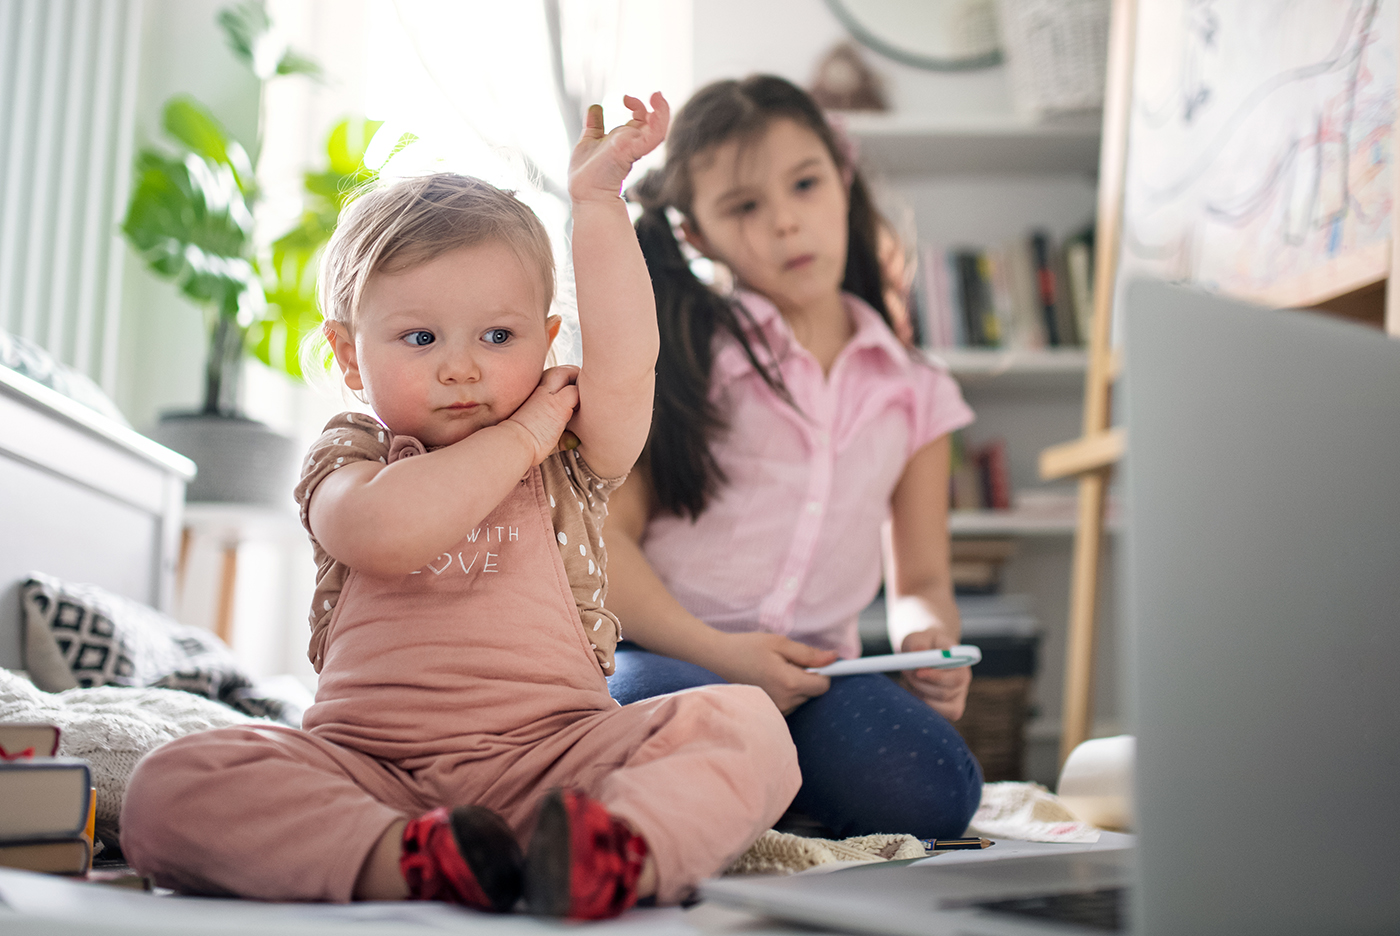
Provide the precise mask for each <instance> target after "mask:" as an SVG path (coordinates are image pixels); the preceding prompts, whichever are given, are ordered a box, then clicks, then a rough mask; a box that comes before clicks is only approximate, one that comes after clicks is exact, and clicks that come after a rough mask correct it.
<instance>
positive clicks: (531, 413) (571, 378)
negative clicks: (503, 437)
mask: <svg viewBox="0 0 1400 936" xmlns="http://www.w3.org/2000/svg"><path fill="white" fill-rule="evenodd" d="M576 380H578V368H577V367H574V366H573V365H571V364H562V365H560V366H559V367H551V368H549V369H548V370H546V371H545V372H544V373H543V374H541V375H540V383H539V386H537V387H536V388H535V391H534V392H533V393H531V394H530V395H529V396H528V397H527V398H526V399H525V402H524V403H521V404H520V408H519V409H517V410H516V411H515V412H514V413H512V414H511V415H510V416H509V417H508V418H507V419H505V420H503V421H502V422H503V424H504V423H514V424H516V425H517V426H519V427H520V428H522V429H524V430H525V433H524V435H525V436H526V437H527V439H528V440H529V443H530V444H531V445H532V446H533V453H532V454H531V456H530V466H531V467H534V466H535V465H538V464H539V463H540V462H542V461H544V460H545V459H546V458H548V457H549V456H550V455H553V454H554V453H555V452H556V451H558V449H559V444H560V436H561V435H562V434H563V432H564V427H565V426H567V425H568V424H569V420H570V419H572V418H573V416H574V410H575V409H577V408H578V387H577V386H575V385H574V384H575V381H576Z"/></svg>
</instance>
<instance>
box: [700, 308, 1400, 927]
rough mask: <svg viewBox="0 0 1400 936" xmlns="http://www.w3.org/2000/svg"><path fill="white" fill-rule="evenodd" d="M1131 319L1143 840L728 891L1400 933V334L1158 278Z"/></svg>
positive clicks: (930, 915)
mask: <svg viewBox="0 0 1400 936" xmlns="http://www.w3.org/2000/svg"><path fill="white" fill-rule="evenodd" d="M1123 328H1124V345H1125V360H1126V367H1125V375H1124V380H1123V385H1122V388H1121V390H1122V397H1121V398H1120V399H1119V400H1118V401H1117V402H1118V403H1119V404H1120V405H1121V407H1122V409H1121V414H1122V417H1123V422H1124V424H1125V425H1126V427H1127V432H1128V456H1127V459H1126V461H1125V465H1124V476H1123V498H1124V518H1125V524H1124V537H1125V542H1124V548H1123V549H1121V550H1120V551H1119V554H1120V557H1121V559H1122V562H1123V569H1122V571H1123V573H1124V583H1125V586H1126V587H1125V588H1124V589H1123V591H1124V594H1125V598H1124V604H1125V606H1124V613H1123V615H1122V620H1123V622H1124V628H1125V640H1124V641H1123V643H1124V645H1125V649H1124V653H1123V659H1122V660H1121V661H1120V665H1121V667H1122V670H1123V674H1124V685H1125V686H1126V687H1128V691H1129V698H1128V711H1127V718H1128V722H1129V724H1130V725H1132V726H1133V733H1134V734H1136V736H1137V739H1138V740H1137V764H1136V772H1135V784H1136V788H1135V791H1134V792H1135V800H1136V810H1137V832H1138V834H1137V836H1135V838H1136V843H1135V845H1133V846H1132V847H1127V848H1125V847H1122V845H1123V838H1120V837H1117V836H1111V837H1109V839H1108V840H1106V841H1105V842H1103V843H1101V846H1100V847H1095V848H1092V849H1088V850H1075V851H1073V853H1067V852H1066V851H1060V852H1058V853H1057V852H1056V851H1055V849H1070V848H1071V847H1070V846H1048V845H1046V846H1040V848H1039V849H1038V851H1037V852H1036V853H1035V854H1028V853H1027V851H1026V849H1025V847H1024V846H1022V847H1021V848H1020V849H1017V848H1016V847H1015V846H1016V845H1017V843H1010V842H1003V843H999V844H998V845H996V846H994V847H993V848H990V849H986V850H985V852H983V853H980V855H979V858H981V860H977V861H971V862H969V861H956V862H950V860H949V859H950V857H951V856H954V855H960V854H966V853H957V852H954V853H949V855H942V856H933V857H931V858H928V859H925V860H922V861H919V862H916V863H913V864H908V865H903V866H898V867H889V866H879V865H865V866H860V867H856V868H850V869H845V870H839V871H834V872H831V873H828V874H803V875H795V876H792V877H787V878H738V877H735V878H724V879H719V880H713V881H707V882H705V883H704V884H702V886H701V894H702V895H703V896H704V897H706V898H708V899H710V900H713V901H715V902H717V903H720V904H725V905H729V906H733V907H738V908H742V909H746V910H750V911H755V912H759V913H763V914H766V915H769V916H772V917H777V918H780V919H784V920H792V921H797V922H801V923H805V924H810V925H814V926H818V927H826V928H833V929H842V930H850V931H857V932H870V933H889V934H921V933H959V934H969V936H973V934H986V936H1012V934H1042V933H1061V934H1072V933H1081V934H1090V933H1099V934H1101V933H1105V932H1126V933H1132V934H1141V936H1185V934H1191V936H1197V934H1222V936H1223V934H1229V936H1248V934H1254V933H1259V934H1270V936H1279V934H1290V933H1298V934H1317V933H1347V934H1360V933H1381V932H1389V933H1393V932H1396V931H1397V928H1400V340H1395V339H1390V338H1386V337H1385V336H1383V335H1382V334H1380V333H1379V332H1377V331H1375V330H1374V329H1368V328H1365V327H1363V326H1360V325H1354V324H1351V323H1348V322H1343V321H1340V320H1336V319H1333V318H1329V317H1326V316H1321V315H1317V314H1315V313H1306V312H1296V311H1279V310H1269V309H1262V308H1257V307H1253V306H1250V305H1247V304H1244V303H1241V302H1236V301H1232V300H1229V299H1224V298H1221V297H1218V296H1212V295H1208V294H1206V293H1202V292H1199V291H1195V290H1191V289H1186V288H1183V287H1177V286H1168V285H1165V284H1162V283H1154V282H1147V281H1140V282H1136V283H1134V284H1132V285H1131V286H1130V288H1129V290H1128V292H1127V297H1126V301H1125V307H1124V315H1123ZM1008 846H1013V847H1010V848H1008ZM999 849H1001V850H1002V851H1001V852H1000V854H1001V855H1002V856H1003V857H1002V860H993V859H995V858H996V857H997V856H996V854H995V853H998V850H999Z"/></svg>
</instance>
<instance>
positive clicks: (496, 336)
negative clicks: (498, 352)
mask: <svg viewBox="0 0 1400 936" xmlns="http://www.w3.org/2000/svg"><path fill="white" fill-rule="evenodd" d="M509 340H510V329H508V328H493V329H491V330H490V331H488V332H487V333H486V341H487V343H488V344H505V343H506V342H507V341H509Z"/></svg>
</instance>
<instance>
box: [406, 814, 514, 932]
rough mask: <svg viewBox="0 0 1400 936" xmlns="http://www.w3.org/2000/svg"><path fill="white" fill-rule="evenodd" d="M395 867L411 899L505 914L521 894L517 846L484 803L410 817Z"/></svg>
mask: <svg viewBox="0 0 1400 936" xmlns="http://www.w3.org/2000/svg"><path fill="white" fill-rule="evenodd" d="M399 870H400V871H401V872H402V873H403V879H404V880H405V881H407V882H408V890H409V896H410V898H411V899H413V900H445V901H448V902H449V903H458V904H462V905H464V906H467V907H474V908H475V909H477V910H486V911H489V912H492V913H505V912H507V911H508V910H510V909H511V908H512V907H514V906H515V902H516V901H517V900H519V899H520V889H521V881H520V871H521V858H520V845H519V844H518V843H517V842H516V841H515V836H514V834H512V833H511V831H510V827H509V826H507V825H506V823H505V820H503V819H502V818H501V817H500V816H498V815H496V813H494V812H492V811H491V810H489V809H487V808H486V807H484V806H459V807H457V808H456V809H454V810H452V812H450V813H449V812H448V811H447V810H446V809H443V808H438V809H434V810H433V811H432V812H427V813H424V814H423V815H421V816H419V817H418V818H417V819H412V820H410V821H409V823H408V825H407V826H405V827H404V830H403V856H402V857H401V858H399Z"/></svg>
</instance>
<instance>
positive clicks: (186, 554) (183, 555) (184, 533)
mask: <svg viewBox="0 0 1400 936" xmlns="http://www.w3.org/2000/svg"><path fill="white" fill-rule="evenodd" d="M193 541H194V531H193V530H191V529H190V528H189V527H185V528H184V529H182V530H181V531H180V558H179V561H178V562H177V563H176V564H175V594H176V596H177V597H180V598H183V597H184V594H185V569H186V568H187V567H188V566H189V562H190V546H191V545H192V544H193Z"/></svg>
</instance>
